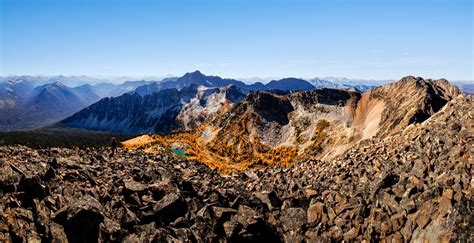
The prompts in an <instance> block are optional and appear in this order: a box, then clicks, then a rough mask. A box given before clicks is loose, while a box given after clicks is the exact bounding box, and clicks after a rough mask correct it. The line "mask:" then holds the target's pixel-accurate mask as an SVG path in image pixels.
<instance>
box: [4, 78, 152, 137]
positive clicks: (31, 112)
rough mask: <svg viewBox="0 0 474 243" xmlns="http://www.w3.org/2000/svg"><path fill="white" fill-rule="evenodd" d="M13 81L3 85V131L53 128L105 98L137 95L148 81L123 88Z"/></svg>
mask: <svg viewBox="0 0 474 243" xmlns="http://www.w3.org/2000/svg"><path fill="white" fill-rule="evenodd" d="M38 83H41V81H38V82H35V81H33V80H30V79H23V78H21V79H12V80H8V81H6V82H2V83H0V112H1V113H2V114H3V115H2V116H0V131H11V130H24V129H32V128H37V127H42V126H47V125H51V124H53V123H55V122H57V121H59V120H61V119H64V118H66V117H68V116H70V115H72V114H74V113H75V112H77V111H79V110H81V109H82V108H85V107H87V106H88V105H90V104H92V103H94V102H96V101H98V100H100V99H101V98H104V97H109V96H118V95H121V94H123V93H127V92H130V91H133V90H134V89H135V88H137V87H138V86H141V85H144V84H146V83H147V82H145V81H133V82H125V83H123V84H120V85H115V84H110V83H103V84H96V85H89V84H85V85H81V86H77V87H74V88H72V87H69V86H66V85H64V84H63V83H61V82H59V81H56V82H53V83H49V84H42V85H39V86H38Z"/></svg>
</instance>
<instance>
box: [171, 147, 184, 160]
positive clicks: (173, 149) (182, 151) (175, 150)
mask: <svg viewBox="0 0 474 243" xmlns="http://www.w3.org/2000/svg"><path fill="white" fill-rule="evenodd" d="M171 151H172V152H173V153H175V154H176V155H178V156H180V157H183V158H187V157H188V156H187V155H186V153H184V149H179V148H171Z"/></svg>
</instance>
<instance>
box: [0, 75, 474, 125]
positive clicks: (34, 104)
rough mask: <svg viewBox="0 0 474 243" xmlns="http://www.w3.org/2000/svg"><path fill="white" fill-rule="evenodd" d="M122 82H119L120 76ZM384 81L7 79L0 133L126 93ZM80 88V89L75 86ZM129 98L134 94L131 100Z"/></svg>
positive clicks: (362, 86) (362, 88) (351, 87)
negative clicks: (263, 81) (194, 88)
mask: <svg viewBox="0 0 474 243" xmlns="http://www.w3.org/2000/svg"><path fill="white" fill-rule="evenodd" d="M122 78H124V77H122ZM386 82H388V81H376V80H353V79H346V78H314V79H311V80H304V79H300V78H283V79H279V80H271V81H269V82H268V83H262V82H255V83H248V82H243V81H240V80H236V79H228V78H221V77H219V76H207V75H204V74H202V73H201V72H200V71H194V72H189V73H186V74H185V75H183V76H182V77H169V78H164V79H162V80H160V81H145V80H141V81H125V82H123V83H120V84H114V83H111V82H110V80H106V79H101V78H91V77H88V76H51V77H46V76H12V77H0V112H2V114H3V116H1V117H0V131H11V130H24V129H32V128H37V127H42V126H48V125H51V124H54V123H55V122H58V121H60V120H62V119H64V118H66V117H69V116H70V115H72V114H74V113H75V112H78V111H80V110H81V109H83V108H85V107H87V106H89V105H91V104H93V103H95V102H97V101H99V100H101V99H102V98H105V97H118V96H120V95H122V94H126V93H130V95H132V94H136V95H138V96H146V95H151V94H154V93H157V92H160V91H163V90H167V89H176V92H179V91H180V90H182V89H183V88H185V87H190V86H192V85H197V86H202V87H208V88H219V87H230V86H233V87H234V89H238V90H239V92H241V93H245V94H248V93H249V92H253V91H265V90H266V91H272V92H276V93H280V94H286V93H288V92H295V91H308V90H312V89H315V88H316V89H322V88H332V89H341V90H347V91H355V92H360V93H363V92H367V91H369V90H371V89H374V88H375V87H377V86H379V85H380V84H383V83H386ZM79 84H80V85H79ZM459 86H460V87H461V89H463V90H467V91H465V92H467V93H469V92H471V93H472V90H473V89H472V83H468V82H467V83H466V82H464V83H459ZM132 96H133V95H132Z"/></svg>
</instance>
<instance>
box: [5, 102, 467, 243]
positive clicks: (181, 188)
mask: <svg viewBox="0 0 474 243" xmlns="http://www.w3.org/2000/svg"><path fill="white" fill-rule="evenodd" d="M473 117H474V113H473V100H472V97H468V98H466V97H459V98H457V99H455V100H453V101H452V102H450V103H449V104H448V105H447V107H445V108H444V109H443V110H442V111H441V112H439V113H437V114H436V115H435V116H434V117H432V118H430V119H429V120H428V121H426V122H425V123H423V124H421V125H416V126H411V127H409V128H408V129H406V130H405V131H404V132H401V133H399V134H396V135H394V136H392V137H390V138H388V139H385V140H383V141H380V140H366V141H365V142H362V143H360V144H359V145H358V146H356V147H354V148H353V149H351V150H350V151H348V152H347V153H345V155H344V156H341V157H339V158H338V159H337V160H334V161H331V162H323V161H316V160H315V161H305V162H301V163H297V164H293V165H291V166H287V167H270V168H263V169H255V170H253V171H246V172H236V173H231V174H227V175H220V174H219V173H218V172H217V171H212V170H210V169H208V167H206V166H204V165H203V164H201V163H199V162H195V161H185V160H180V159H177V158H175V157H172V156H170V155H167V154H158V155H156V154H154V155H153V154H146V153H143V152H140V151H120V152H119V154H118V155H116V156H115V157H114V158H110V157H109V156H108V152H107V151H106V150H71V149H47V150H34V149H30V148H27V147H22V146H15V147H12V146H3V147H0V241H13V242H17V241H32V242H33V241H39V240H41V241H46V242H48V241H55V242H66V241H69V242H97V241H98V240H99V241H106V242H107V241H127V242H147V241H156V242H172V241H184V242H208V241H211V242H219V241H224V242H240V241H262V242H263V241H265V242H280V241H286V242H300V241H307V242H315V241H331V240H332V241H342V240H345V241H363V240H366V241H367V242H368V241H381V240H385V241H390V240H395V241H422V240H426V241H429V242H433V241H437V240H451V241H457V240H461V241H467V242H473V241H474V213H473V211H474V199H473V197H472V195H473V193H474V179H473V177H472V175H473V173H472V168H473V159H472V158H473V157H472V153H473V146H472V144H473V134H474V127H473V124H474V123H473Z"/></svg>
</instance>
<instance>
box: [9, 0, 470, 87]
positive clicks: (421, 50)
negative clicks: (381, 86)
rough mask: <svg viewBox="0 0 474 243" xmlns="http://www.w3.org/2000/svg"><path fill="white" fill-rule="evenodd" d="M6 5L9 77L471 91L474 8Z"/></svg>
mask: <svg viewBox="0 0 474 243" xmlns="http://www.w3.org/2000/svg"><path fill="white" fill-rule="evenodd" d="M0 2H1V5H0V16H1V17H0V21H1V25H0V28H1V29H0V35H1V36H0V41H1V42H0V47H1V49H0V51H1V52H0V57H1V59H0V75H8V74H33V75H36V74H43V75H56V74H64V75H79V74H81V75H82V74H84V75H169V74H172V75H182V74H183V73H185V72H187V71H194V70H196V69H199V70H201V71H202V72H204V73H206V74H214V75H221V76H224V77H283V76H294V77H305V78H310V77H315V76H318V77H322V76H339V77H341V76H344V77H349V78H367V79H399V78H401V77H402V76H406V75H415V76H422V77H426V78H441V77H444V78H448V79H451V80H455V79H456V80H459V79H461V80H472V79H473V69H474V64H473V30H472V24H473V15H472V12H473V11H472V10H473V6H472V2H471V1H470V0H429V1H428V0H383V1H382V0H377V1H375V0H366V1H364V0H359V1H358V0H319V1H318V0H313V1H305V0H274V1H269V0H220V1H217V0H203V1H199V0H187V1H186V0H169V1H159V0H156V1H145V0H135V1H132V0H129V1H124V0H114V1H112V0H62V1H60V0H54V1H53V0H0Z"/></svg>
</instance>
